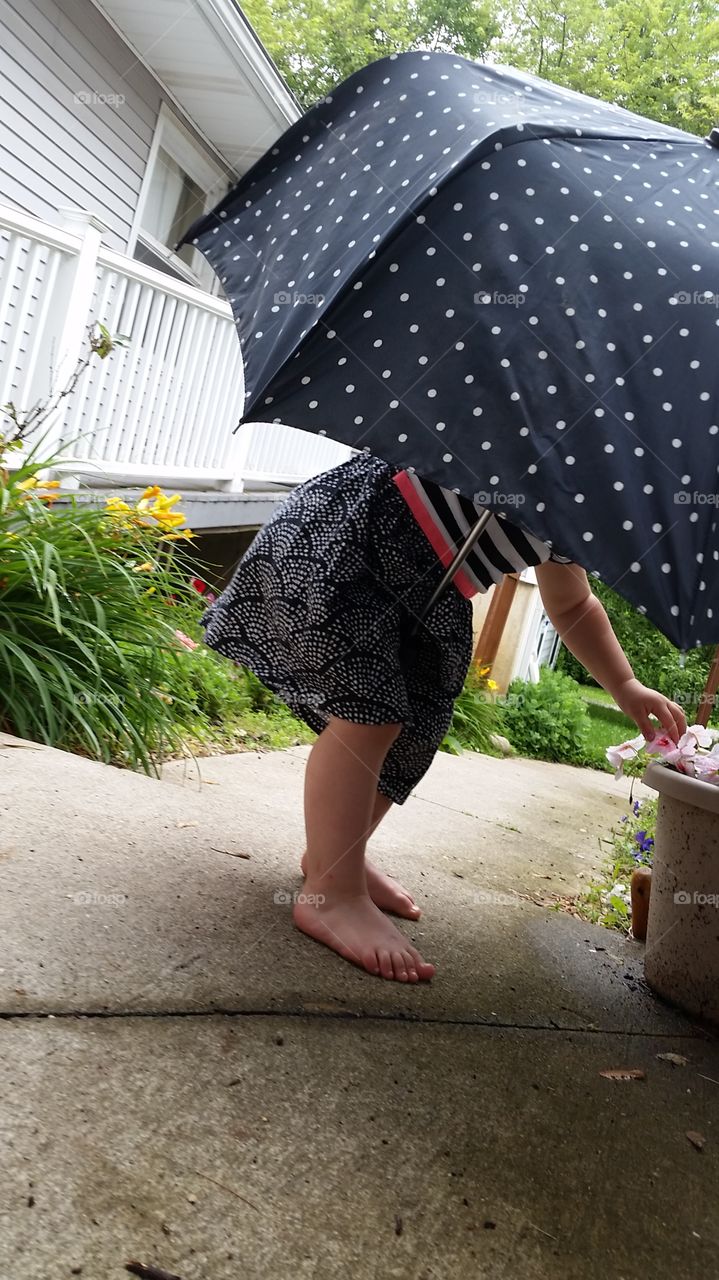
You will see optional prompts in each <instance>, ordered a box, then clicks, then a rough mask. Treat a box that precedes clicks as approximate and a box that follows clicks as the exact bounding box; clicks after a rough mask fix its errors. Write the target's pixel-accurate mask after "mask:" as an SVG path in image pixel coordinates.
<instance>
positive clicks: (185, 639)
mask: <svg viewBox="0 0 719 1280" xmlns="http://www.w3.org/2000/svg"><path fill="white" fill-rule="evenodd" d="M175 635H176V637H177V639H178V640H179V642H180V644H181V645H184V647H185V648H186V649H197V647H198V644H197V641H196V640H193V639H192V637H191V636H186V635H185V633H184V631H178V630H175Z"/></svg>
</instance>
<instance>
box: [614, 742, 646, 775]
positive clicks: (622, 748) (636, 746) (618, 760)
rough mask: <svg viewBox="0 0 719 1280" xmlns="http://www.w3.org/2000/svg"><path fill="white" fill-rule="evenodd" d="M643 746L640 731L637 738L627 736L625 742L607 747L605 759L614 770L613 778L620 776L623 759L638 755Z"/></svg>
mask: <svg viewBox="0 0 719 1280" xmlns="http://www.w3.org/2000/svg"><path fill="white" fill-rule="evenodd" d="M643 746H644V736H643V734H641V733H640V734H639V736H638V737H637V738H629V740H628V741H627V742H621V743H620V744H619V746H618V747H607V760H608V761H609V763H610V764H611V765H612V766H613V767H614V769H615V770H616V773H615V774H614V777H615V778H621V776H622V770H623V768H624V761H625V760H631V759H632V758H633V757H634V756H636V755H638V754H639V752H640V751H641V749H642V747H643Z"/></svg>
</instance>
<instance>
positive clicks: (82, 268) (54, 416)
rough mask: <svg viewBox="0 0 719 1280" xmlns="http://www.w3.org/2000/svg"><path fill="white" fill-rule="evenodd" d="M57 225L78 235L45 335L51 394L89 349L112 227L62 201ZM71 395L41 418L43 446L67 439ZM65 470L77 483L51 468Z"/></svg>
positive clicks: (70, 483) (56, 445)
mask: <svg viewBox="0 0 719 1280" xmlns="http://www.w3.org/2000/svg"><path fill="white" fill-rule="evenodd" d="M58 219H59V225H60V227H61V228H62V230H63V231H69V232H70V233H71V234H72V235H75V236H77V237H78V238H79V240H80V246H79V249H78V252H77V253H75V254H72V255H70V254H68V255H67V256H66V257H65V258H64V260H63V262H62V265H61V267H60V270H59V272H58V279H57V283H56V286H55V299H54V305H53V308H52V311H53V318H54V324H53V330H52V332H51V334H48V335H47V336H48V337H49V338H50V340H51V343H52V350H51V351H48V353H47V355H48V361H49V360H50V359H51V360H52V370H51V372H50V373H48V381H47V394H48V395H49V396H50V397H53V396H56V395H57V393H58V392H59V391H62V390H63V389H64V387H65V386H66V385H67V383H68V382H69V381H70V378H71V377H72V374H73V373H74V371H75V369H76V368H77V364H78V361H79V360H80V358H81V357H82V356H83V355H84V354H86V347H87V329H88V325H89V323H90V308H91V306H92V299H93V295H94V293H95V284H96V279H97V255H98V253H99V250H100V245H101V243H102V235H103V232H104V231H107V230H108V228H107V226H106V225H105V223H104V222H102V221H101V220H100V218H98V217H97V216H96V215H95V214H94V213H90V212H89V211H88V210H87V209H75V208H70V207H67V206H65V207H62V208H60V209H58ZM69 401H70V397H69V396H67V397H63V398H62V399H61V400H60V401H59V402H58V403H57V405H56V407H55V408H54V409H53V410H52V412H51V413H50V414H49V415H48V418H47V420H46V421H45V422H44V423H43V452H44V453H45V452H53V451H54V450H56V449H58V448H59V447H60V446H61V445H62V444H63V427H64V423H65V418H66V414H67V411H68V408H69ZM50 473H52V474H57V475H61V474H62V475H63V483H64V487H66V488H76V487H77V484H78V481H77V479H76V478H75V477H74V476H69V475H68V474H67V473H63V469H62V468H51V469H50V470H49V472H48V474H50Z"/></svg>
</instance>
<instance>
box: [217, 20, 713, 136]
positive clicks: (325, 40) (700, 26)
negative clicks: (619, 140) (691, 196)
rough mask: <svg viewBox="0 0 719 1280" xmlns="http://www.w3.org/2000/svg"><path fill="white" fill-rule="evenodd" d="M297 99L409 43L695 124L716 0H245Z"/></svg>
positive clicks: (707, 107)
mask: <svg viewBox="0 0 719 1280" xmlns="http://www.w3.org/2000/svg"><path fill="white" fill-rule="evenodd" d="M242 8H243V10H244V12H245V13H246V14H247V17H248V18H249V20H250V22H251V23H252V24H253V26H254V27H255V28H256V30H257V33H258V35H259V36H260V39H261V40H262V41H263V43H264V44H265V45H266V46H267V48H268V49H269V51H270V53H271V54H272V56H273V58H274V59H275V61H276V63H277V65H278V67H279V70H280V71H281V73H282V75H283V76H284V77H285V79H286V80H287V82H288V84H289V85H290V87H291V88H292V90H293V91H294V93H295V94H296V96H297V98H298V99H299V101H300V103H301V105H302V106H303V107H305V108H306V107H309V106H311V105H312V104H313V103H314V102H316V101H317V100H318V99H319V98H321V97H323V96H324V94H326V93H328V92H329V91H330V90H331V89H332V88H333V86H335V85H336V84H338V83H339V82H340V81H342V80H344V79H346V78H347V76H349V75H351V74H352V72H353V71H357V70H359V68H361V67H363V66H366V65H367V63H369V62H373V61H375V60H376V59H377V58H382V57H385V56H386V55H387V54H390V53H396V52H402V51H404V50H407V49H442V50H445V51H448V52H452V53H458V54H461V55H462V56H463V57H466V58H472V59H475V60H476V61H478V62H482V61H488V62H492V63H495V64H504V65H508V66H514V67H518V68H520V69H521V70H524V71H531V72H533V73H534V74H535V75H539V76H543V77H545V78H546V79H548V80H551V81H554V82H555V83H556V84H561V85H565V86H567V87H568V88H572V89H577V90H578V91H579V92H581V93H588V94H591V95H593V96H594V97H598V98H602V99H605V100H607V101H611V102H616V103H618V104H619V105H620V106H623V107H627V108H629V109H630V110H632V111H637V112H639V113H640V114H641V115H646V116H649V117H650V118H651V119H654V120H660V121H662V122H663V123H665V124H673V125H676V126H677V127H679V128H682V129H687V130H689V131H690V132H691V133H697V134H699V135H700V136H705V135H706V134H707V133H708V132H709V130H710V128H712V126H713V125H714V124H716V123H717V120H719V9H718V8H717V4H716V0H564V3H561V4H552V3H551V2H550V0H506V2H505V3H502V4H499V3H497V2H496V0H243V3H242Z"/></svg>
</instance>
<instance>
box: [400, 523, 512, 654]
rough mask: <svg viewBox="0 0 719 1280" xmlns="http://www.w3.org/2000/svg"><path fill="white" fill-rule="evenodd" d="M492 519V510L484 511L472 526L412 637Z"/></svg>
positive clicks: (412, 632) (414, 629)
mask: <svg viewBox="0 0 719 1280" xmlns="http://www.w3.org/2000/svg"><path fill="white" fill-rule="evenodd" d="M491 518H492V512H491V511H490V510H486V511H483V512H482V514H481V516H480V517H479V520H478V521H477V523H476V524H475V525H473V526H472V528H471V529H470V531H469V533H468V534H467V536H466V538H465V540H464V542H463V543H462V545H461V547H460V548H459V551H457V552H456V554H455V556H454V558H453V560H452V562H451V564H450V565H449V566H448V568H447V569H446V571H445V573H444V574H443V575H442V578H441V579H440V581H439V583H438V584H437V586H436V587H435V589H434V591H433V592H432V594H431V596H430V598H429V600H428V601H427V603H426V605H425V606H424V608H423V609H422V610H420V612H419V614H418V615H417V621H416V622H415V624H414V626H413V627H412V630H411V632H410V634H411V635H412V636H416V635H417V632H418V631H419V628H420V627H421V625H422V623H423V622H424V620H425V618H426V617H427V614H428V613H429V611H430V609H432V608H434V606H435V605H436V603H437V601H438V600H439V599H440V598H441V597H442V596H443V595H444V593H445V591H446V589H447V587H448V586H449V584H450V582H451V581H452V579H453V578H454V577H455V576H456V574H457V573H459V570H460V569H461V567H462V565H463V564H464V562H465V560H466V559H467V556H468V555H469V553H470V551H471V550H472V548H473V547H474V545H475V543H476V542H477V539H478V538H479V535H480V534H481V532H482V530H483V529H484V528H485V526H486V525H487V524H488V523H489V521H490V520H491Z"/></svg>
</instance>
